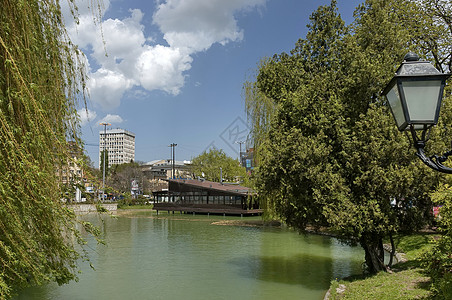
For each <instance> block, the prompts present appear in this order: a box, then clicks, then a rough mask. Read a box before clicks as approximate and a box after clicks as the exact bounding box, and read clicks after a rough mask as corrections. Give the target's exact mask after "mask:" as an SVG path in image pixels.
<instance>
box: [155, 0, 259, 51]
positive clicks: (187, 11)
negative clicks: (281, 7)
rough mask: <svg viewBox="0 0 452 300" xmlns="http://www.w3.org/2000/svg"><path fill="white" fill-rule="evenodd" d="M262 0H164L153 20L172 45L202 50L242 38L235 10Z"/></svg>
mask: <svg viewBox="0 0 452 300" xmlns="http://www.w3.org/2000/svg"><path fill="white" fill-rule="evenodd" d="M264 4H265V0H228V1H224V0H167V1H164V2H162V3H160V4H159V5H158V9H157V11H156V12H155V13H154V23H155V24H157V25H158V26H159V27H160V30H161V31H162V32H163V34H164V38H165V40H166V41H167V42H168V44H169V45H170V46H171V47H179V48H185V47H186V48H189V49H190V50H191V51H192V52H196V51H203V50H207V49H209V48H210V46H211V45H213V44H215V43H220V44H223V45H224V44H226V43H228V42H230V41H232V42H233V41H238V40H241V39H242V38H243V30H241V29H240V28H239V27H238V25H237V20H236V18H235V16H234V14H235V13H236V12H237V11H241V10H247V9H250V8H252V7H255V6H260V5H264Z"/></svg>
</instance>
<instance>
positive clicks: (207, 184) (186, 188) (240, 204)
mask: <svg viewBox="0 0 452 300" xmlns="http://www.w3.org/2000/svg"><path fill="white" fill-rule="evenodd" d="M167 181H168V190H165V191H160V192H154V193H153V194H154V209H155V210H157V212H158V211H159V210H162V211H172V212H173V213H174V211H179V212H181V213H182V212H183V213H207V214H209V213H212V214H233V215H258V214H261V213H262V210H261V209H259V206H258V204H257V203H254V201H252V200H253V199H252V197H253V195H254V192H253V191H252V190H251V189H250V188H248V187H244V186H240V185H236V184H227V183H219V182H212V181H206V180H197V179H169V180H167Z"/></svg>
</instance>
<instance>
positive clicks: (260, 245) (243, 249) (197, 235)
mask: <svg viewBox="0 0 452 300" xmlns="http://www.w3.org/2000/svg"><path fill="white" fill-rule="evenodd" d="M87 218H89V219H91V220H92V221H93V222H96V219H97V218H98V217H96V216H88V217H87ZM230 219H240V218H229V217H226V218H225V217H213V216H210V217H208V216H198V215H196V216H187V215H178V214H175V215H166V214H160V215H159V216H158V217H157V216H156V215H155V213H151V212H138V213H135V214H134V215H129V216H118V217H117V218H110V217H106V218H104V220H105V222H104V225H103V227H104V228H103V229H104V230H105V236H104V239H105V240H106V242H107V246H104V245H98V244H96V242H95V241H94V240H93V239H88V247H89V248H88V249H89V253H90V257H91V261H92V264H93V265H94V267H95V268H96V271H94V270H92V269H91V268H90V267H89V265H88V264H87V263H83V262H81V265H80V267H81V270H82V273H81V274H80V276H79V279H80V280H79V282H72V283H70V284H68V285H64V286H58V285H56V284H49V285H46V286H41V287H34V288H29V289H26V290H24V291H22V292H21V293H20V295H19V296H18V297H16V298H15V299H96V300H102V299H109V300H110V299H322V298H323V296H324V294H325V292H326V290H327V289H328V287H329V283H330V281H331V280H332V279H335V278H340V277H344V276H348V275H351V274H358V273H360V271H361V263H362V260H363V257H364V256H363V252H362V250H360V249H359V248H351V247H348V246H345V245H341V244H340V243H338V242H337V241H336V240H335V239H333V238H329V237H325V236H318V235H307V236H305V235H299V234H297V233H296V232H293V231H291V230H289V229H286V228H274V227H273V228H272V227H261V228H256V227H239V226H219V225H212V224H211V223H212V222H215V221H221V220H230ZM244 220H249V219H245V218H244Z"/></svg>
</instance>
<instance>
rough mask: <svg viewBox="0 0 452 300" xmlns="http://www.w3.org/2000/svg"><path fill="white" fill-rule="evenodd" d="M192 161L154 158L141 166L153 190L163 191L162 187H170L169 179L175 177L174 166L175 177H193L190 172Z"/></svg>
mask: <svg viewBox="0 0 452 300" xmlns="http://www.w3.org/2000/svg"><path fill="white" fill-rule="evenodd" d="M190 166H191V161H188V160H184V161H175V162H174V164H173V162H172V160H170V159H168V160H165V159H161V160H153V161H150V162H147V163H145V164H144V165H142V166H141V171H142V172H143V174H144V175H145V177H146V178H147V179H148V180H149V183H150V185H151V190H152V191H153V192H154V191H161V190H162V189H165V190H167V189H168V181H167V179H171V178H173V167H174V177H175V178H191V177H192V176H191V173H190Z"/></svg>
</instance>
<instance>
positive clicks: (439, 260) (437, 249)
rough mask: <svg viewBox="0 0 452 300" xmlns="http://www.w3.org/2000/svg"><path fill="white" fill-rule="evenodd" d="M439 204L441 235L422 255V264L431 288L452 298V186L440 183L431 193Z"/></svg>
mask: <svg viewBox="0 0 452 300" xmlns="http://www.w3.org/2000/svg"><path fill="white" fill-rule="evenodd" d="M432 198H433V201H434V202H435V203H436V205H438V206H441V208H440V215H439V218H438V222H439V230H440V232H441V233H442V235H441V236H440V237H439V238H438V239H435V240H434V241H433V247H432V248H431V249H430V250H429V251H427V252H426V253H425V254H424V255H423V256H422V261H423V265H424V267H425V268H426V270H427V273H428V274H429V275H430V277H431V278H432V287H433V290H434V291H435V292H436V293H437V294H438V296H439V297H440V298H441V299H451V298H452V188H451V187H450V186H449V185H447V184H446V185H442V186H441V187H440V188H439V189H438V190H437V191H435V192H434V193H433V195H432Z"/></svg>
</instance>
